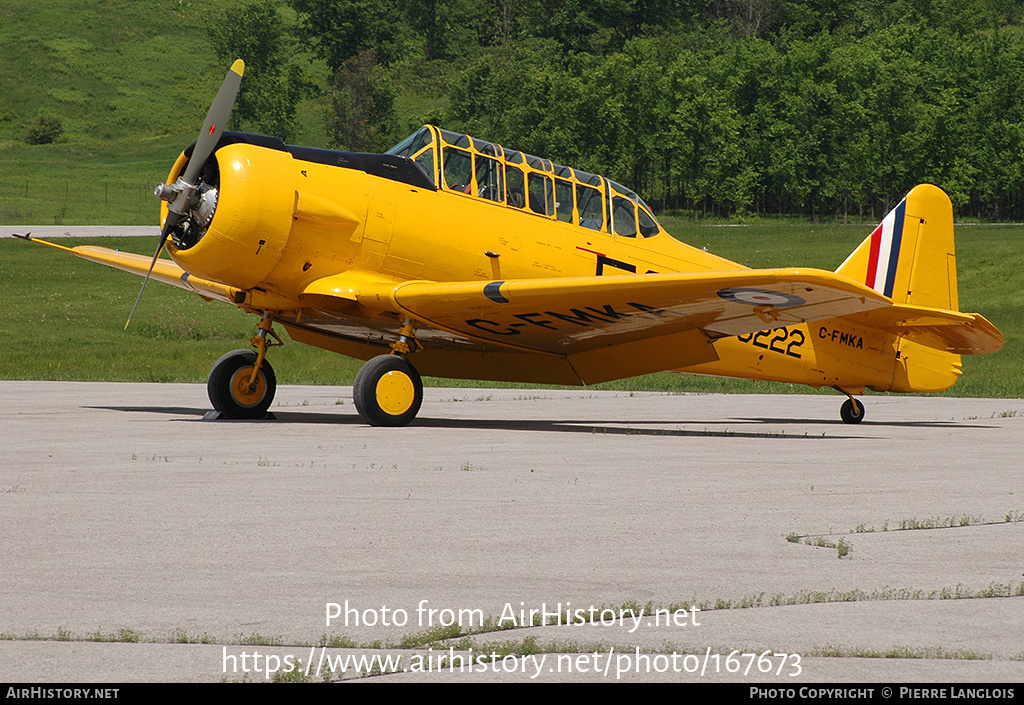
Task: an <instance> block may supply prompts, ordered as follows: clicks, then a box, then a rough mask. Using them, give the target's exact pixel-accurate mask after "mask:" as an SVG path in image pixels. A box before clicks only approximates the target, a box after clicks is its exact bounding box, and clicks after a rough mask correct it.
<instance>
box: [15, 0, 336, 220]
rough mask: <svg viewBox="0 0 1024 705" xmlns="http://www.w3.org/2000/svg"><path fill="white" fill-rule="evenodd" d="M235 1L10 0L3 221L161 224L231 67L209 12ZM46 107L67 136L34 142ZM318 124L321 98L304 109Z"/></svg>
mask: <svg viewBox="0 0 1024 705" xmlns="http://www.w3.org/2000/svg"><path fill="white" fill-rule="evenodd" d="M229 4H230V1H229V0H202V1H199V0H150V1H149V2H136V1H134V0H60V1H57V0H4V2H3V3H2V4H0V46H3V47H4V51H3V52H0V164H2V167H3V168H2V169H0V223H2V224H21V223H39V224H61V223H75V224H104V223H113V224H125V225H133V224H149V223H153V222H155V221H156V217H157V215H156V214H157V201H156V199H155V198H154V197H153V187H154V186H155V185H156V184H157V183H158V182H159V181H160V180H161V179H163V178H164V177H165V176H166V175H167V172H168V170H169V169H170V166H171V164H172V163H173V162H174V159H175V158H176V157H177V155H178V153H179V152H180V151H181V149H182V148H183V147H185V146H186V145H187V144H188V143H189V142H191V141H192V140H193V139H195V136H196V133H197V131H198V129H199V127H200V126H201V125H202V122H203V117H204V116H205V114H206V110H207V109H208V108H209V105H210V101H211V100H212V98H213V96H214V95H215V94H216V91H217V88H218V87H219V86H220V83H221V81H223V79H224V73H225V71H226V70H227V68H228V67H227V66H223V65H221V64H222V62H220V61H218V59H217V57H216V56H215V54H214V52H213V49H212V47H211V45H210V41H209V38H208V36H207V30H206V27H207V23H208V22H210V21H211V20H212V19H214V18H216V16H217V15H218V13H219V12H220V11H222V10H223V8H224V7H226V6H227V5H229ZM40 115H52V116H56V117H57V118H59V120H60V122H61V125H62V127H63V132H62V134H61V137H60V138H59V140H58V141H57V142H56V143H53V144H42V145H30V144H27V143H26V142H25V135H26V133H27V132H28V130H29V129H30V127H31V126H32V125H33V124H34V123H35V122H36V120H37V118H38V117H39V116H40ZM300 120H301V121H302V124H303V125H304V126H305V125H308V126H309V130H306V132H310V133H313V134H309V135H303V137H312V138H313V140H314V141H315V140H316V139H320V140H322V139H323V138H322V135H318V134H316V131H317V130H320V131H321V132H322V128H320V127H319V124H320V116H319V113H318V109H317V107H316V105H315V104H310V105H309V106H305V107H304V108H303V110H302V114H301V116H300Z"/></svg>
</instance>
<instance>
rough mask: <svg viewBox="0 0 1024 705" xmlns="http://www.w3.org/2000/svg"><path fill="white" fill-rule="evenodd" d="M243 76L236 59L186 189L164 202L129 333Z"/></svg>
mask: <svg viewBox="0 0 1024 705" xmlns="http://www.w3.org/2000/svg"><path fill="white" fill-rule="evenodd" d="M244 72H245V62H244V61H242V60H241V59H237V60H236V61H235V63H233V64H232V65H231V69H230V70H229V71H228V74H227V76H225V77H224V83H222V84H221V86H220V90H219V91H217V97H216V98H214V99H213V104H212V105H211V106H210V110H209V111H208V112H207V113H206V121H205V122H204V123H203V129H202V130H201V131H200V132H199V137H198V139H196V145H195V147H194V148H193V149H192V157H191V158H190V159H189V160H188V166H187V167H185V173H184V174H182V175H181V177H179V179H178V184H179V185H180V184H182V183H184V189H182V190H177V191H176V193H177V195H176V196H175V197H174V198H173V199H171V198H167V199H165V200H168V208H167V218H166V219H165V220H164V227H163V228H161V229H160V242H159V243H157V246H156V254H155V255H153V261H152V262H150V263H149V271H148V272H146V278H145V279H143V280H142V288H141V289H139V295H138V296H137V297H135V305H134V306H132V312H131V313H129V314H128V321H127V322H126V323H125V324H124V329H125V330H128V326H129V325H130V324H131V322H132V317H133V316H134V315H135V309H137V308H138V307H139V302H140V301H142V292H144V291H145V290H146V284H148V283H149V278H150V276H151V275H152V274H153V267H155V266H156V261H157V260H158V259H160V253H161V252H163V249H164V244H165V243H166V242H167V236H168V235H169V234H170V232H171V230H173V229H174V226H175V225H177V224H178V221H180V220H181V219H182V218H184V217H185V215H186V213H187V212H188V210H189V208H191V207H192V205H193V204H192V203H191V200H192V195H193V194H194V193H195V191H196V188H195V187H196V179H197V177H198V176H199V172H200V171H202V168H203V166H204V165H205V164H206V160H207V159H209V158H210V155H211V154H213V150H214V149H215V148H216V146H217V142H219V141H220V136H221V135H222V134H223V133H224V126H225V125H226V124H227V121H228V118H230V117H231V110H232V109H233V108H234V107H235V99H236V98H238V88H239V87H240V86H241V85H242V74H243V73H244ZM164 188H166V185H164V184H161V186H159V187H157V195H160V193H161V191H162V189H164Z"/></svg>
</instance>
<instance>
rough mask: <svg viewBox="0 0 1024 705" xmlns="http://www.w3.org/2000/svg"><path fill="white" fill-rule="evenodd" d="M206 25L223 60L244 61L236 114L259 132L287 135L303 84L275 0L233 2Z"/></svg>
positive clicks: (290, 133) (292, 129)
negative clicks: (238, 3) (288, 45)
mask: <svg viewBox="0 0 1024 705" xmlns="http://www.w3.org/2000/svg"><path fill="white" fill-rule="evenodd" d="M207 31H208V34H209V36H210V41H211V43H212V44H213V49H214V51H215V52H216V54H217V57H218V58H219V59H220V60H221V61H223V62H230V61H233V60H235V59H242V60H243V61H244V62H245V77H244V79H243V81H242V85H241V88H240V89H239V93H238V100H237V103H236V105H235V109H234V113H233V115H234V117H235V119H236V120H238V121H241V122H245V123H248V124H250V125H252V126H253V127H254V128H255V129H256V130H257V131H259V132H265V133H267V134H273V135H275V136H277V137H280V138H281V139H284V140H288V139H291V137H292V136H293V134H294V132H295V107H296V104H297V103H298V101H299V100H300V99H301V98H302V97H303V95H304V93H305V91H306V84H305V82H304V80H303V78H302V72H301V70H300V69H299V68H298V67H297V66H296V65H294V64H291V63H290V62H289V61H288V59H287V58H286V57H287V53H288V52H287V41H286V37H287V33H286V30H285V26H284V22H283V20H282V19H281V16H280V14H279V13H278V10H277V6H276V5H275V3H274V2H272V1H271V0H250V1H249V2H246V3H243V4H241V5H233V6H231V7H229V8H228V9H226V10H225V11H224V12H223V13H221V14H220V16H218V17H217V18H216V19H215V21H213V22H211V24H210V26H209V27H208V30H207Z"/></svg>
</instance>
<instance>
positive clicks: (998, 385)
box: [0, 218, 1024, 397]
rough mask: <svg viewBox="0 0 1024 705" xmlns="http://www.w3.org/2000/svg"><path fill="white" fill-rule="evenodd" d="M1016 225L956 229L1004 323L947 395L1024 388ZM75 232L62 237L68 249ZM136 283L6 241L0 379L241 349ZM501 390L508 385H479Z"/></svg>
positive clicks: (192, 312) (672, 223) (655, 383)
mask: <svg viewBox="0 0 1024 705" xmlns="http://www.w3.org/2000/svg"><path fill="white" fill-rule="evenodd" d="M664 222H665V225H666V227H667V228H668V229H669V230H670V231H672V232H673V233H674V234H675V235H676V236H678V237H680V238H681V239H683V240H685V241H687V242H689V243H690V244H693V245H695V246H697V247H707V248H708V249H709V250H710V251H712V252H715V253H717V254H721V255H723V256H725V257H728V258H730V259H734V260H736V261H739V262H742V263H744V264H748V265H750V266H753V267H772V266H789V265H800V266H813V267H821V268H824V269H834V268H835V267H836V266H838V264H839V263H840V262H842V261H843V259H844V258H845V257H846V255H847V254H848V253H849V252H850V251H852V250H853V248H854V247H855V246H856V245H857V243H858V242H860V240H862V239H863V238H864V237H865V236H866V235H867V233H868V232H869V231H870V226H868V225H845V226H844V225H836V224H825V225H821V224H815V225H811V224H808V223H799V222H784V221H776V222H764V221H763V222H761V223H758V224H755V225H748V226H743V227H715V226H708V225H694V224H693V223H692V222H690V221H686V220H682V219H675V218H665V219H664ZM1021 230H1022V228H1021V227H1020V226H1013V225H988V224H984V225H962V226H958V231H957V232H958V237H957V250H958V252H957V254H958V268H959V282H960V303H961V308H962V310H965V311H978V312H980V313H983V314H984V315H985V316H986V317H988V318H989V320H991V321H992V322H993V323H995V324H996V325H997V326H999V328H1000V329H1001V330H1002V331H1003V334H1004V335H1005V336H1006V345H1005V347H1004V348H1003V349H1002V350H1000V351H999V352H998V353H995V354H994V355H987V356H982V357H965V358H964V375H963V378H961V380H960V381H959V382H957V384H956V385H954V387H953V388H952V389H951V390H949V392H947V394H951V395H955V396H991V397H1022V396H1024V372H1022V369H1024V365H1022V363H1024V340H1022V335H1021V333H1022V328H1024V314H1022V309H1021V306H1020V304H1019V303H1018V302H1017V301H1016V298H1015V297H1016V296H1017V294H1016V293H1015V292H1018V291H1021V290H1024V271H1022V269H1021V267H1019V265H1018V263H1019V262H1020V256H1019V242H1020V235H1021ZM82 242H83V241H71V240H62V243H64V244H68V245H75V244H82ZM88 242H89V243H90V244H102V245H104V246H107V247H113V248H120V249H122V250H126V251H133V252H140V253H143V254H150V253H151V251H152V248H153V243H152V242H151V241H150V240H148V239H142V238H123V239H114V238H103V239H99V240H89V241H88ZM140 284H141V279H140V278H139V277H135V276H131V275H129V274H126V273H124V272H120V271H117V270H113V269H109V268H107V267H103V266H101V265H97V264H93V263H90V262H86V261H84V260H80V259H77V258H75V257H72V256H69V255H66V254H64V253H60V252H58V251H56V250H51V249H49V248H43V247H40V246H38V245H31V244H29V243H25V242H22V241H20V240H15V239H13V238H6V237H5V238H3V239H0V300H2V301H3V302H4V308H5V315H4V317H3V318H2V320H0V341H2V342H0V379H36V380H106V381H125V382H127V381H157V382H204V381H205V380H206V376H207V374H208V373H209V370H210V367H211V366H212V364H213V362H214V361H216V360H217V358H219V357H220V356H221V355H222V354H223V353H225V352H227V351H228V350H233V349H235V348H246V347H248V339H249V338H250V336H252V335H253V332H254V328H255V325H256V318H255V317H254V316H246V315H245V314H243V313H241V312H240V311H238V310H237V309H235V308H233V307H231V306H228V305H226V304H222V303H215V302H213V303H211V302H205V301H203V300H202V299H200V298H199V297H198V296H196V295H194V294H189V293H187V292H184V291H181V290H179V289H175V288H172V287H168V286H164V285H161V284H158V283H154V284H152V285H151V286H150V287H149V288H148V289H147V291H146V295H145V297H144V298H143V301H142V304H141V305H140V307H139V311H138V312H137V313H136V315H135V319H134V321H133V322H132V325H131V327H130V328H129V329H128V330H127V331H124V330H122V329H123V327H124V321H125V319H126V318H127V315H128V312H129V310H130V309H131V306H132V303H133V302H134V300H135V296H136V294H137V293H138V289H139V286H140ZM271 360H272V362H273V365H274V370H275V372H276V373H277V377H278V381H279V382H280V383H282V384H342V385H344V384H351V382H352V379H353V378H354V376H355V373H356V371H357V370H358V368H359V365H360V364H361V363H360V362H359V361H356V360H350V359H348V358H344V357H341V356H339V355H335V354H332V353H327V352H324V351H322V350H317V349H315V348H310V347H307V346H304V345H301V344H298V343H293V342H290V341H289V342H288V344H287V345H285V346H284V347H282V348H276V349H274V350H273V351H272V353H271ZM425 382H426V384H428V385H460V386H481V383H479V382H475V381H469V382H465V381H454V380H439V379H427V380H425ZM487 386H509V385H487ZM601 387H602V388H615V389H629V390H662V391H678V392H683V391H687V392H782V393H792V392H809V391H811V390H810V389H809V388H807V387H801V386H793V385H784V384H772V383H762V382H749V381H745V380H728V379H718V378H707V377H694V376H690V375H680V374H675V373H659V374H655V375H647V376H644V377H637V378H633V379H628V380H622V381H619V382H614V383H609V384H606V385H601Z"/></svg>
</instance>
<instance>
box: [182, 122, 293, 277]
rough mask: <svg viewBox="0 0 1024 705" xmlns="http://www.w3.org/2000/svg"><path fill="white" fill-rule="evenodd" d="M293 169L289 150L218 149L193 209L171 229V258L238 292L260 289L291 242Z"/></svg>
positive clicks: (237, 145) (204, 172) (248, 146)
mask: <svg viewBox="0 0 1024 705" xmlns="http://www.w3.org/2000/svg"><path fill="white" fill-rule="evenodd" d="M184 156H185V155H182V158H179V162H178V163H177V164H176V165H175V167H176V168H180V163H181V162H182V160H183V158H184ZM293 169H294V167H293V160H292V156H291V154H289V153H288V152H285V151H281V150H277V149H268V148H265V147H261V146H257V145H253V144H247V143H243V142H237V143H232V144H227V145H225V146H222V147H220V148H219V149H218V150H217V151H216V152H215V153H214V154H213V156H212V157H211V158H210V159H209V160H208V162H207V164H206V165H204V167H203V170H202V172H201V173H202V175H203V176H202V178H201V179H200V180H199V186H198V188H197V191H196V194H197V196H196V199H195V205H193V206H192V207H191V209H190V210H189V212H188V215H187V217H186V218H185V219H184V220H182V221H180V222H179V223H178V224H176V225H175V227H174V228H173V229H172V231H171V233H172V236H173V241H172V243H171V244H170V245H169V249H170V252H171V256H172V257H173V258H174V260H175V261H176V262H177V263H178V264H179V265H180V266H181V267H182V268H183V269H185V270H186V271H187V272H189V273H190V274H195V275H198V276H200V277H203V278H204V279H209V280H211V281H216V282H221V283H223V284H228V285H230V286H234V287H238V288H240V289H249V288H252V287H254V286H257V285H258V284H259V283H260V282H262V281H263V280H264V279H265V278H266V277H267V275H269V274H270V272H271V271H272V270H273V268H274V266H275V265H277V263H278V261H279V260H280V259H281V253H282V252H283V250H284V247H285V244H286V243H287V240H288V235H289V232H290V229H291V223H292V215H293V212H294V210H295V187H294V178H293ZM172 174H173V171H172Z"/></svg>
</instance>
